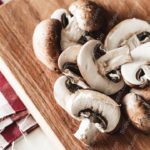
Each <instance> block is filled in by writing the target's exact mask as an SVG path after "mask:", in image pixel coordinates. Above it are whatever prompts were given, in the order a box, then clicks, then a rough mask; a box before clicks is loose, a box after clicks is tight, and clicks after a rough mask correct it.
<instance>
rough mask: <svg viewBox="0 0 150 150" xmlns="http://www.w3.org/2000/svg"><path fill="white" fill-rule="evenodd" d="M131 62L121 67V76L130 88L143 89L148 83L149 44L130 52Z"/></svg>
mask: <svg viewBox="0 0 150 150" xmlns="http://www.w3.org/2000/svg"><path fill="white" fill-rule="evenodd" d="M131 57H132V59H133V61H132V62H130V63H127V64H124V65H122V66H121V74H122V76H123V78H124V81H125V82H126V84H128V85H129V86H130V87H141V88H143V87H145V86H147V84H148V83H149V81H150V42H148V43H145V44H143V45H141V46H139V47H137V48H135V49H134V50H132V51H131Z"/></svg>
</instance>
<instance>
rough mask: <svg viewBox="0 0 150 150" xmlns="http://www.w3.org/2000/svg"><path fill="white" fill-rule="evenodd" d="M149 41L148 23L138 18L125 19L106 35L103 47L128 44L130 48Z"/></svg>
mask: <svg viewBox="0 0 150 150" xmlns="http://www.w3.org/2000/svg"><path fill="white" fill-rule="evenodd" d="M148 41H150V25H149V24H148V23H147V22H146V21H143V20H140V19H135V18H133V19H126V20H124V21H122V22H120V23H119V24H117V25H116V26H115V27H114V28H113V29H112V30H111V31H110V32H109V34H108V35H107V37H106V39H105V44H104V47H105V49H107V50H112V49H114V48H118V47H120V46H122V45H128V46H129V47H130V49H134V48H136V47H137V46H139V45H141V44H143V43H146V42H148Z"/></svg>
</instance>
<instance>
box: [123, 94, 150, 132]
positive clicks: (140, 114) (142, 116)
mask: <svg viewBox="0 0 150 150" xmlns="http://www.w3.org/2000/svg"><path fill="white" fill-rule="evenodd" d="M123 103H124V105H125V108H126V111H127V114H128V117H129V118H130V120H131V122H132V124H133V125H134V126H135V127H136V128H138V129H140V130H142V131H144V132H147V133H150V105H149V104H148V103H146V102H145V101H144V99H142V98H141V97H140V96H138V95H136V94H134V93H129V94H127V95H126V96H125V97H124V99H123Z"/></svg>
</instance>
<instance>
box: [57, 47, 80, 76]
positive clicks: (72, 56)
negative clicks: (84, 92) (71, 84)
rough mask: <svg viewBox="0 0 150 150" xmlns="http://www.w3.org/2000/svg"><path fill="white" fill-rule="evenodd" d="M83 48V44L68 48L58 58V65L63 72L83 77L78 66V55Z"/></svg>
mask: <svg viewBox="0 0 150 150" xmlns="http://www.w3.org/2000/svg"><path fill="white" fill-rule="evenodd" d="M80 49H81V45H75V46H71V47H69V48H67V49H66V50H65V51H63V52H62V53H61V55H60V56H59V59H58V67H59V69H60V70H61V72H62V73H64V74H65V75H68V76H73V77H74V76H79V77H81V74H80V71H79V68H78V66H77V56H78V53H79V51H80Z"/></svg>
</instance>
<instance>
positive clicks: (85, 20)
mask: <svg viewBox="0 0 150 150" xmlns="http://www.w3.org/2000/svg"><path fill="white" fill-rule="evenodd" d="M69 11H70V12H71V14H73V16H74V17H75V18H76V19H77V22H78V25H79V28H80V29H82V30H84V31H88V32H91V31H96V30H100V29H101V28H103V27H104V26H105V25H106V14H107V12H106V10H105V9H104V8H103V7H102V6H99V5H97V4H96V3H95V2H93V1H90V0H77V1H75V2H73V3H72V4H71V5H70V7H69Z"/></svg>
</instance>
